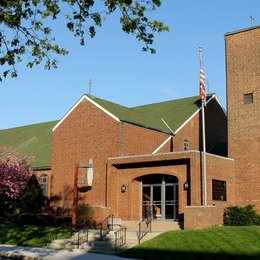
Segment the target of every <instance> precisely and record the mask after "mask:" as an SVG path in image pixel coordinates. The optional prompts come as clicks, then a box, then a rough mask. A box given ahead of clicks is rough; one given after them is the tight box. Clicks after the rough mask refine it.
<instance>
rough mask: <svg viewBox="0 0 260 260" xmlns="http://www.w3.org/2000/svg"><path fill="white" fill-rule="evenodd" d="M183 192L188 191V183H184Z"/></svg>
mask: <svg viewBox="0 0 260 260" xmlns="http://www.w3.org/2000/svg"><path fill="white" fill-rule="evenodd" d="M183 188H184V190H188V189H189V182H188V181H185V182H184V185H183Z"/></svg>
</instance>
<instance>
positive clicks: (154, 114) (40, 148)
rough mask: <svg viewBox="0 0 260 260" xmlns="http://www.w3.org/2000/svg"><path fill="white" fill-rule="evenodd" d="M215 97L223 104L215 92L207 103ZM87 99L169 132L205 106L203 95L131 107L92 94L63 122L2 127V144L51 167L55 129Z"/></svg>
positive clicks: (115, 114) (127, 118)
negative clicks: (202, 100) (203, 104)
mask: <svg viewBox="0 0 260 260" xmlns="http://www.w3.org/2000/svg"><path fill="white" fill-rule="evenodd" d="M213 98H215V99H216V100H217V102H218V103H219V101H218V99H217V97H216V95H215V94H210V95H208V97H207V102H210V101H211V100H212V99H213ZM86 100H87V101H90V102H92V103H93V104H94V105H96V106H97V107H98V108H99V109H102V110H103V111H104V112H105V113H107V114H108V115H110V116H111V117H112V118H113V119H115V120H117V121H123V122H127V123H130V124H134V125H139V126H141V127H146V128H150V129H154V130H157V131H160V132H165V133H168V134H175V133H177V132H178V130H179V129H181V128H182V127H183V126H184V125H185V124H186V123H187V122H189V120H190V119H191V118H192V117H193V116H194V115H196V113H198V112H199V111H200V109H201V100H200V97H199V96H195V97H189V98H183V99H178V100H171V101H165V102H160V103H155V104H149V105H144V106H137V107H132V108H128V107H124V106H121V105H118V104H116V103H113V102H110V101H107V100H104V99H100V98H97V97H94V96H91V95H83V97H81V99H80V100H79V101H78V102H77V103H76V104H75V105H74V106H73V107H72V108H71V109H70V111H68V113H67V114H66V115H65V116H64V117H63V118H62V119H61V120H60V121H52V122H46V123H40V124H34V125H28V126H22V127H16V128H12V129H6V130H0V146H13V147H14V148H15V149H16V150H17V151H18V152H20V153H21V154H23V155H27V154H30V155H34V156H35V161H34V162H33V163H32V166H33V167H43V166H51V136H52V131H54V130H55V129H56V128H57V127H58V126H59V125H60V124H62V122H63V120H65V119H66V117H67V116H68V115H69V114H70V113H71V112H72V111H73V110H74V108H75V107H76V106H77V105H78V104H79V103H80V102H82V101H86ZM219 104H220V103H219ZM220 106H221V105H220ZM221 107H222V106H221ZM162 119H163V120H162Z"/></svg>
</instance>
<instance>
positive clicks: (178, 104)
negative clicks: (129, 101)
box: [86, 94, 216, 133]
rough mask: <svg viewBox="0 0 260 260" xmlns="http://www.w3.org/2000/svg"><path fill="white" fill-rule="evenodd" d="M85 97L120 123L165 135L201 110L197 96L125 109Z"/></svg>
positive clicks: (208, 98) (210, 95)
mask: <svg viewBox="0 0 260 260" xmlns="http://www.w3.org/2000/svg"><path fill="white" fill-rule="evenodd" d="M86 96H87V97H88V98H90V99H91V100H92V101H94V102H95V103H97V104H98V105H100V106H101V107H103V108H104V109H105V110H107V111H108V112H110V113H111V114H113V115H114V116H115V117H117V118H118V119H119V120H121V121H125V122H128V123H132V124H136V125H139V126H142V127H147V128H151V129H154V130H158V131H162V132H167V133H170V132H171V131H170V129H171V130H172V131H173V132H174V133H175V132H176V131H178V129H179V128H180V127H181V126H182V125H183V124H185V122H186V121H187V120H189V119H190V118H191V117H192V116H193V115H194V114H195V113H196V112H198V111H199V110H200V108H201V99H200V97H199V96H194V97H189V98H182V99H178V100H171V101H165V102H159V103H154V104H149V105H144V106H137V107H132V108H127V107H124V106H121V105H118V104H115V103H112V102H109V101H106V100H103V99H100V98H96V97H94V96H90V95H86ZM213 97H216V96H215V94H209V95H208V96H207V102H209V101H210V100H211V99H212V98H213ZM162 119H163V120H162ZM163 121H165V122H166V124H167V125H168V126H167V125H166V124H165V123H164V122H163ZM169 128H170V129H169Z"/></svg>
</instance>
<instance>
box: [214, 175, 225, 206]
mask: <svg viewBox="0 0 260 260" xmlns="http://www.w3.org/2000/svg"><path fill="white" fill-rule="evenodd" d="M212 200H221V201H226V200H227V185H226V182H225V181H221V180H215V179H212Z"/></svg>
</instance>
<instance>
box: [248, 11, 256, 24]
mask: <svg viewBox="0 0 260 260" xmlns="http://www.w3.org/2000/svg"><path fill="white" fill-rule="evenodd" d="M249 18H250V20H251V26H254V21H255V18H254V16H253V13H251V15H250V16H249Z"/></svg>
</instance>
